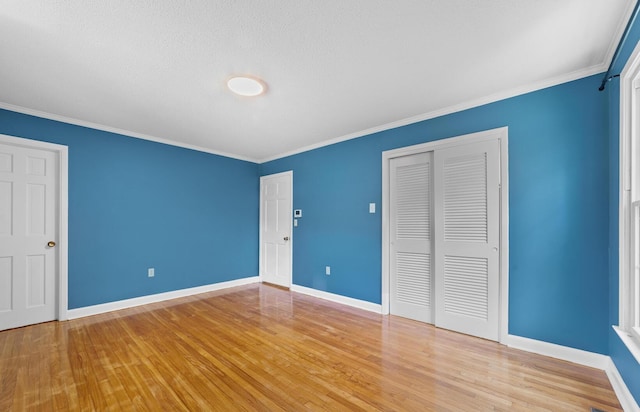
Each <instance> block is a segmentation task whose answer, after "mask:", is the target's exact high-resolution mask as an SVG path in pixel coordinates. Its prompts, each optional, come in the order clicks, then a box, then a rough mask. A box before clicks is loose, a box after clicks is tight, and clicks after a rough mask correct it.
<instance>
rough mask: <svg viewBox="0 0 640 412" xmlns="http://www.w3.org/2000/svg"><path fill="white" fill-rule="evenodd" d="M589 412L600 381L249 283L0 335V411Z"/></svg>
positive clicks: (601, 397)
mask: <svg viewBox="0 0 640 412" xmlns="http://www.w3.org/2000/svg"><path fill="white" fill-rule="evenodd" d="M591 406H594V407H596V408H599V409H602V410H606V411H616V410H620V409H619V408H620V405H619V403H618V401H617V399H616V397H615V395H614V393H613V390H612V389H611V386H610V384H609V382H608V380H607V378H606V376H605V374H604V372H602V371H599V370H596V369H591V368H587V367H583V366H579V365H575V364H571V363H568V362H564V361H559V360H554V359H550V358H546V357H543V356H538V355H534V354H529V353H526V352H522V351H518V350H514V349H509V348H507V347H505V346H502V345H499V344H497V343H495V342H489V341H486V340H482V339H477V338H472V337H469V336H465V335H461V334H457V333H453V332H450V331H446V330H442V329H437V328H434V327H432V326H430V325H426V324H422V323H419V322H414V321H411V320H407V319H403V318H399V317H394V316H381V315H376V314H374V313H369V312H365V311H361V310H357V309H353V308H349V307H345V306H341V305H338V304H335V303H331V302H327V301H324V300H320V299H316V298H312V297H309V296H305V295H301V294H297V293H292V292H289V291H285V290H282V289H278V288H274V287H270V286H266V285H260V284H253V285H248V286H243V287H239V288H233V289H228V290H225V291H219V292H211V293H207V294H202V295H198V296H194V297H188V298H182V299H176V300H173V301H166V302H161V303H155V304H151V305H147V306H145V307H138V308H131V309H126V310H122V311H118V312H112V313H107V314H103V315H97V316H92V317H88V318H83V319H77V320H72V321H68V322H51V323H45V324H40V325H34V326H29V327H24V328H19V329H14V330H9V331H4V332H0V411H30V410H42V411H65V410H73V411H76V410H77V411H92V410H95V411H108V410H112V411H118V410H139V411H143V410H149V411H156V410H170V411H180V410H184V411H187V410H188V411H213V410H220V411H233V410H242V411H281V410H285V411H302V410H316V411H341V410H344V411H375V410H384V411H429V410H436V411H485V410H501V411H514V410H550V411H563V410H567V411H590V407H591Z"/></svg>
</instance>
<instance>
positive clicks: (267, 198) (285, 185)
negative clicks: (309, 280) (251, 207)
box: [260, 173, 293, 287]
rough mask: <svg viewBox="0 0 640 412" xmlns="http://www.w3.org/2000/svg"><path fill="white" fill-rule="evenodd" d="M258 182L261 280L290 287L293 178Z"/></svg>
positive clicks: (266, 178)
mask: <svg viewBox="0 0 640 412" xmlns="http://www.w3.org/2000/svg"><path fill="white" fill-rule="evenodd" d="M260 182H261V183H260V186H261V188H260V189H261V199H262V200H261V208H260V209H261V211H260V213H261V216H262V218H261V226H262V227H261V239H262V240H261V242H262V245H261V260H262V261H261V265H260V266H261V267H260V270H261V276H262V281H264V282H268V283H273V284H276V285H280V286H284V287H290V286H291V237H292V236H291V221H292V218H293V216H292V215H293V210H292V199H291V197H292V195H291V189H292V175H291V173H280V174H277V175H272V176H263V177H262V178H261V179H260Z"/></svg>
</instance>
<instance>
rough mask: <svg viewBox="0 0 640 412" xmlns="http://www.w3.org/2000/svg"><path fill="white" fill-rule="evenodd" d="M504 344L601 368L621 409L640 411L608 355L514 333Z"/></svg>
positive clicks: (633, 411)
mask: <svg viewBox="0 0 640 412" xmlns="http://www.w3.org/2000/svg"><path fill="white" fill-rule="evenodd" d="M506 344H507V346H509V347H511V348H514V349H520V350H524V351H527V352H533V353H537V354H539V355H544V356H549V357H551V358H556V359H561V360H565V361H568V362H573V363H577V364H579V365H584V366H590V367H592V368H597V369H601V370H603V371H604V372H605V373H606V374H607V377H608V378H609V382H611V386H612V387H613V390H614V392H615V393H616V396H617V397H618V400H619V401H620V405H622V409H624V410H625V411H628V412H636V411H640V408H639V407H638V404H637V403H636V401H635V399H634V398H633V395H632V394H631V391H629V388H627V385H626V384H625V383H624V380H623V379H622V376H620V373H619V372H618V369H617V368H616V365H615V363H613V361H612V360H611V358H610V357H609V356H606V355H601V354H599V353H593V352H588V351H584V350H580V349H574V348H569V347H567V346H562V345H556V344H555V343H549V342H543V341H540V340H535V339H529V338H523V337H521V336H515V335H509V336H508V337H507V341H506Z"/></svg>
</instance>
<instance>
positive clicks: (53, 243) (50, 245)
mask: <svg viewBox="0 0 640 412" xmlns="http://www.w3.org/2000/svg"><path fill="white" fill-rule="evenodd" d="M55 245H56V242H54V241H53V240H50V241H48V242H47V246H49V247H54V246H55Z"/></svg>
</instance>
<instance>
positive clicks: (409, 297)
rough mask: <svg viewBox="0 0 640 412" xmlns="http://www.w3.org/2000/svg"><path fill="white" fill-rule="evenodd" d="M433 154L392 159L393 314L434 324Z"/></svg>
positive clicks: (391, 276)
mask: <svg viewBox="0 0 640 412" xmlns="http://www.w3.org/2000/svg"><path fill="white" fill-rule="evenodd" d="M431 169H432V154H431V153H420V154H416V155H411V156H405V157H399V158H394V159H391V163H390V174H389V178H390V180H391V185H390V198H391V201H390V216H391V222H390V223H391V224H390V232H391V242H390V246H391V260H390V308H389V309H390V312H391V313H392V314H394V315H398V316H403V317H407V318H411V319H415V320H419V321H422V322H429V323H432V322H433V320H432V310H431V307H432V300H433V299H432V294H433V287H432V285H433V270H432V268H433V264H432V249H431V247H432V245H431V239H432V237H433V236H432V227H433V226H432V218H433V216H432V209H433V207H432V195H431V193H432V189H431V186H432V181H431V180H432V171H431Z"/></svg>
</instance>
